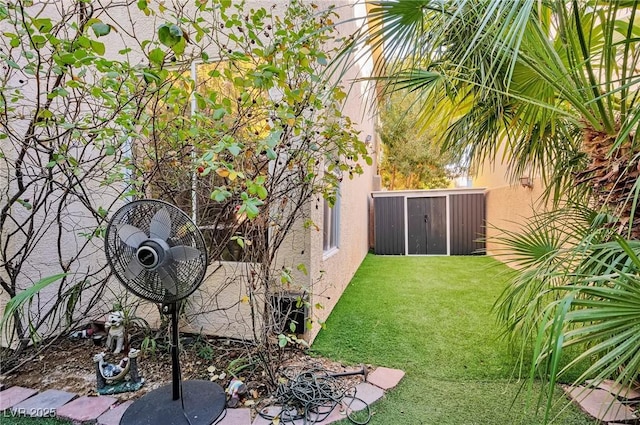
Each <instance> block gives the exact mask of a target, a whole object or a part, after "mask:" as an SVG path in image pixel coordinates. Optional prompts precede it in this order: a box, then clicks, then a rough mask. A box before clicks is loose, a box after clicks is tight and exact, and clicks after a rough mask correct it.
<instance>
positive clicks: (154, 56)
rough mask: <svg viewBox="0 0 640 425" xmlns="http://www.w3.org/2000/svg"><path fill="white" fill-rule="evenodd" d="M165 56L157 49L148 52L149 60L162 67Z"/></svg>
mask: <svg viewBox="0 0 640 425" xmlns="http://www.w3.org/2000/svg"><path fill="white" fill-rule="evenodd" d="M164 57H165V54H164V52H163V51H162V49H160V48H159V47H156V48H155V49H153V50H151V51H150V52H149V60H150V61H151V62H153V63H155V64H157V65H162V63H163V62H164Z"/></svg>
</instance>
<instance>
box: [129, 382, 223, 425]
mask: <svg viewBox="0 0 640 425" xmlns="http://www.w3.org/2000/svg"><path fill="white" fill-rule="evenodd" d="M183 401H184V411H183V410H182V402H183ZM225 404H226V396H225V393H224V390H223V389H222V387H221V386H220V385H218V384H216V383H215V382H210V381H200V380H192V381H184V382H182V400H180V399H179V400H173V385H172V384H169V385H165V386H164V387H160V388H158V389H157V390H153V391H151V392H150V393H147V394H145V395H144V396H143V397H142V398H140V399H139V400H137V401H135V402H134V403H133V404H132V405H131V406H129V408H128V409H127V410H126V411H125V412H124V415H122V419H120V425H158V424H162V425H211V424H212V423H213V422H214V421H215V420H216V419H218V417H219V416H220V414H221V413H222V411H223V410H224V408H225ZM185 415H186V417H185ZM187 417H188V418H189V420H187Z"/></svg>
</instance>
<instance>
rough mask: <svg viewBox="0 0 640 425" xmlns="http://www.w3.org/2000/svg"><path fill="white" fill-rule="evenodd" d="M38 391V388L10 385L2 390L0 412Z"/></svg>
mask: <svg viewBox="0 0 640 425" xmlns="http://www.w3.org/2000/svg"><path fill="white" fill-rule="evenodd" d="M37 393H38V391H37V390H34V389H31V388H25V387H10V388H7V389H6V390H3V391H0V412H1V411H3V410H7V409H8V408H10V407H13V406H15V405H16V404H18V403H20V402H21V401H24V400H26V399H28V398H29V397H31V396H33V395H35V394H37Z"/></svg>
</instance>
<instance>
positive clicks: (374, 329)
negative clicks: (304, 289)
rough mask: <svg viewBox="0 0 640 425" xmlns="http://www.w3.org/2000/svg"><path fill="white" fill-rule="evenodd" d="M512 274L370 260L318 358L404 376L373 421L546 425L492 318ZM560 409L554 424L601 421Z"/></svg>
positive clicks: (318, 346)
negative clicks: (524, 390)
mask: <svg viewBox="0 0 640 425" xmlns="http://www.w3.org/2000/svg"><path fill="white" fill-rule="evenodd" d="M507 273H508V269H507V268H506V267H505V266H503V265H502V264H500V263H498V262H496V261H495V260H493V259H491V258H489V257H380V256H373V255H369V256H368V257H367V258H366V259H365V261H364V263H363V264H362V265H361V267H360V269H359V270H358V272H357V273H356V275H355V276H354V278H353V280H352V281H351V283H350V285H349V286H348V287H347V289H346V291H345V293H344V294H343V295H342V298H341V299H340V301H339V303H338V305H337V306H336V308H335V309H334V310H333V312H332V313H331V316H330V317H329V319H328V321H327V328H326V329H325V330H323V331H322V332H320V335H319V336H318V338H317V339H316V341H315V342H314V344H313V351H314V352H315V353H316V354H318V355H323V356H327V357H330V358H333V359H336V360H341V361H345V362H348V363H354V364H355V363H370V364H373V365H379V366H387V367H392V368H399V369H402V370H404V371H405V372H406V376H405V378H404V379H403V381H402V382H401V383H400V385H399V386H398V387H397V388H396V389H394V390H393V391H391V392H390V393H389V394H388V396H387V397H386V398H385V399H384V400H382V401H381V402H379V403H377V404H375V405H374V411H375V412H376V414H375V415H374V417H373V419H372V421H371V424H379V425H382V424H389V425H391V424H393V425H397V424H407V425H418V424H438V425H472V424H473V425H483V424H486V425H515V424H522V425H534V424H540V423H542V422H543V421H542V418H541V416H540V415H536V414H535V409H534V407H535V402H536V400H535V399H533V400H532V397H527V396H526V395H525V396H520V397H517V398H516V394H517V393H518V391H519V390H520V389H521V386H522V382H521V381H518V379H517V373H516V372H515V369H516V361H515V356H514V354H513V353H512V352H511V351H510V350H509V349H508V347H507V346H506V344H505V343H504V341H502V340H501V339H500V338H499V329H498V327H497V325H496V322H495V319H494V316H493V315H492V313H491V307H492V305H493V303H494V301H495V300H496V298H497V297H498V295H499V294H500V292H501V291H502V289H503V288H504V286H505V280H506V274H507ZM536 388H538V387H537V386H536ZM559 397H560V394H559ZM558 405H559V407H558V409H557V410H558V411H559V410H560V409H561V408H564V409H562V412H561V413H560V416H559V417H557V419H556V420H555V423H559V424H563V425H579V424H580V425H584V424H593V423H594V422H593V421H591V420H589V419H587V418H586V417H585V416H584V415H583V414H582V413H580V412H579V411H578V410H577V409H575V408H574V407H573V406H570V407H568V408H567V407H566V402H565V401H564V399H563V398H559V402H558ZM532 406H534V407H532ZM343 422H344V423H348V422H346V421H343Z"/></svg>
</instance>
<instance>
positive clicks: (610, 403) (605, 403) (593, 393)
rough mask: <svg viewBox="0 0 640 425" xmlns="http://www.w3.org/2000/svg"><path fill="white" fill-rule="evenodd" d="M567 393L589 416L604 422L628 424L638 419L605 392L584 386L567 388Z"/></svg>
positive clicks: (631, 411) (630, 410)
mask: <svg viewBox="0 0 640 425" xmlns="http://www.w3.org/2000/svg"><path fill="white" fill-rule="evenodd" d="M564 391H565V393H567V395H568V396H569V397H570V398H571V399H572V400H573V401H574V402H575V403H577V404H578V406H579V407H580V408H581V409H582V410H584V411H585V412H586V413H588V414H589V415H591V416H593V417H594V418H596V419H598V420H600V421H602V422H627V421H632V420H635V419H638V417H637V416H636V415H635V414H634V412H633V410H632V409H631V408H629V407H628V406H626V405H624V404H622V403H620V402H619V401H618V400H617V399H616V398H615V397H614V396H613V395H611V393H609V392H608V391H605V390H598V389H595V390H594V389H590V388H586V387H583V386H578V387H565V388H564Z"/></svg>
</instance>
